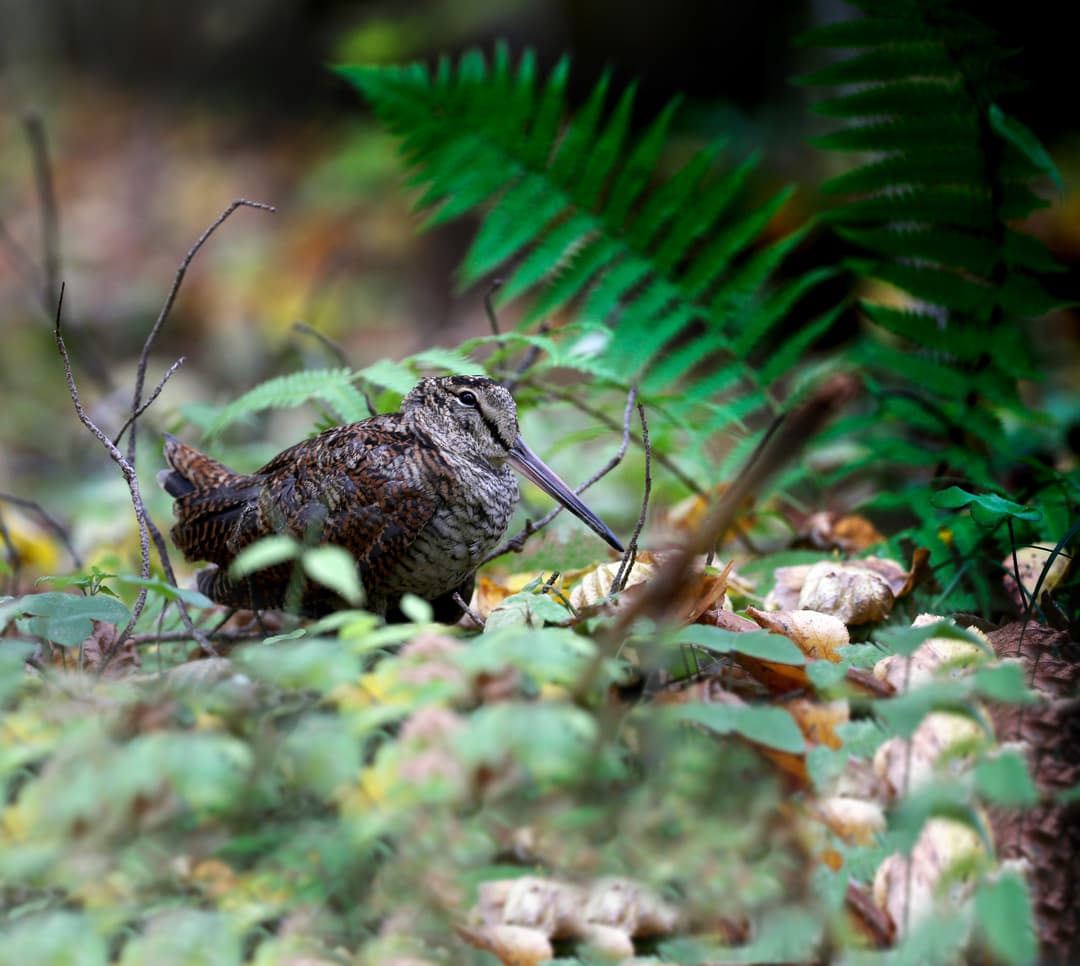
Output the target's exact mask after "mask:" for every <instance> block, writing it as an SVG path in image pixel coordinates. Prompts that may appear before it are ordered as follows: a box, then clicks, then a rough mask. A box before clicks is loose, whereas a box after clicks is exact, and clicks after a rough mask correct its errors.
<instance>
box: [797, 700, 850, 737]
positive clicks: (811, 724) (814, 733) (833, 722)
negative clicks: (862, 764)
mask: <svg viewBox="0 0 1080 966" xmlns="http://www.w3.org/2000/svg"><path fill="white" fill-rule="evenodd" d="M784 708H785V709H786V710H787V711H788V712H789V713H790V714H791V716H792V717H793V718H794V719H795V723H796V724H797V725H798V726H799V728H800V729H801V730H802V733H803V735H805V736H806V740H807V741H810V742H812V743H813V744H815V745H825V746H826V747H828V748H834V749H835V748H839V747H840V746H841V745H843V741H842V740H841V739H840V737H839V735H837V734H836V728H837V727H838V726H839V725H842V724H847V722H848V721H849V720H850V715H849V713H848V712H849V708H848V703H847V701H842V700H841V701H814V700H812V699H810V698H795V699H794V700H791V701H788V702H786V703H785V704H784Z"/></svg>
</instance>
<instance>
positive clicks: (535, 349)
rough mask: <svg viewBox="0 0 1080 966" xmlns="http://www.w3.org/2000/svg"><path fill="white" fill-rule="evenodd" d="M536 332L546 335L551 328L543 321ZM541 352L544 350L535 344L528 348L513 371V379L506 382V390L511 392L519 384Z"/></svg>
mask: <svg viewBox="0 0 1080 966" xmlns="http://www.w3.org/2000/svg"><path fill="white" fill-rule="evenodd" d="M537 331H538V334H539V335H547V333H548V332H550V331H551V326H550V325H548V323H547V321H546V320H545V321H544V322H541V323H540V328H539V329H538V330H537ZM543 351H544V350H543V349H541V348H540V346H538V345H537V344H536V343H533V344H532V345H530V346H529V348H528V351H527V352H526V353H525V355H524V356H523V357H522V360H521V362H520V364H519V365H518V367H517V368H516V369H515V370H514V375H513V377H512V378H510V379H507V380H506V388H507V389H509V390H510V391H511V392H513V391H514V390H515V389H516V388H517V386H518V383H519V382H521V379H522V377H523V376H524V375H525V373H526V372H528V371H529V370H530V369H531V368H532V367H533V366H535V365H536V360H537V359H539V358H540V354H541V353H542V352H543Z"/></svg>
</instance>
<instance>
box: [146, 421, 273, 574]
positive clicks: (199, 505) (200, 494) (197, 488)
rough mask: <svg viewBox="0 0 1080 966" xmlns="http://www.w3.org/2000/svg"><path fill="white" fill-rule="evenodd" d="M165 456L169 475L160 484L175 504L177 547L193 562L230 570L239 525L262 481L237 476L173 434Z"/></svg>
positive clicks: (163, 473) (161, 477) (162, 474)
mask: <svg viewBox="0 0 1080 966" xmlns="http://www.w3.org/2000/svg"><path fill="white" fill-rule="evenodd" d="M164 453H165V462H166V463H167V464H168V465H169V469H167V470H162V471H161V472H160V473H159V474H158V482H159V483H160V484H161V486H162V487H163V488H164V490H165V492H166V493H168V494H169V496H171V497H173V500H174V502H173V512H174V513H175V514H176V525H175V526H174V527H173V528H172V532H171V536H172V539H173V543H175V544H176V546H177V548H178V549H179V550H180V551H181V552H182V553H183V554H184V556H185V557H186V558H187V559H188V560H208V561H210V562H211V563H216V564H219V565H221V566H223V567H224V566H227V565H228V564H229V562H230V561H231V559H232V558H233V557H234V556H235V555H236V551H237V549H238V548H237V547H236V540H235V539H234V536H235V534H237V533H238V532H239V531H240V530H241V529H242V528H240V527H239V526H238V524H239V523H240V522H241V519H242V517H243V515H244V512H245V509H247V508H249V507H253V502H254V500H255V499H256V498H257V496H258V493H259V486H260V484H259V481H258V479H257V478H253V477H250V476H242V475H240V474H239V473H234V472H233V471H232V470H230V469H229V468H228V467H227V466H225V465H224V464H222V463H219V462H218V461H217V460H215V459H211V458H210V457H209V456H207V455H206V454H205V453H200V452H199V451H198V450H197V449H195V448H193V447H191V446H188V445H187V444H186V443H182V442H180V440H178V439H177V438H176V437H175V436H170V435H169V434H168V433H166V434H165V448H164ZM248 512H250V510H248Z"/></svg>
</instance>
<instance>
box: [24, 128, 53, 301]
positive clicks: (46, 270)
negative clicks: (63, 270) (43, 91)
mask: <svg viewBox="0 0 1080 966" xmlns="http://www.w3.org/2000/svg"><path fill="white" fill-rule="evenodd" d="M23 127H24V128H25V129H26V140H27V143H28V144H29V145H30V153H31V154H32V156H33V159H34V180H35V181H36V182H37V194H38V198H39V199H40V200H41V249H42V251H41V265H42V279H41V284H42V290H41V303H42V305H44V306H48V307H49V308H51V307H52V306H54V305H55V304H56V303H57V301H58V300H59V288H58V287H59V284H60V217H59V213H58V208H57V205H56V191H55V190H54V188H53V177H52V166H51V165H50V164H49V145H48V141H47V140H46V139H45V125H44V124H42V122H41V118H40V116H38V115H37V114H27V115H26V116H25V117H24V118H23Z"/></svg>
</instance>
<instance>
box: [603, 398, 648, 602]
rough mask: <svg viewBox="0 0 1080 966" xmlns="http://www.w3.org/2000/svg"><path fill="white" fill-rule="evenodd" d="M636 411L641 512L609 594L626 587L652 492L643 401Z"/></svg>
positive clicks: (646, 421)
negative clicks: (641, 462) (642, 456)
mask: <svg viewBox="0 0 1080 966" xmlns="http://www.w3.org/2000/svg"><path fill="white" fill-rule="evenodd" d="M637 411H638V419H640V420H641V442H642V445H643V446H644V447H645V492H644V494H643V495H642V497H641V513H640V515H639V516H638V522H637V526H636V527H634V533H633V535H632V536H631V537H630V543H629V544H628V545H627V547H626V553H624V554H623V558H622V563H620V564H619V570H618V573H616V574H615V579H614V580H613V581H612V582H611V590H609V591H608V594H609V595H610V594H617V593H618V592H619V591H620V590H623V589H624V588H625V587H626V581H627V579H628V578H629V577H630V571H631V570H632V569H633V567H634V561H635V560H636V559H637V552H638V537H640V536H641V531H642V530H644V529H645V518H646V517H647V515H648V512H649V495H650V494H651V493H652V446H651V445H650V444H649V422H648V420H647V419H646V418H645V405H644V403H638V404H637Z"/></svg>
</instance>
